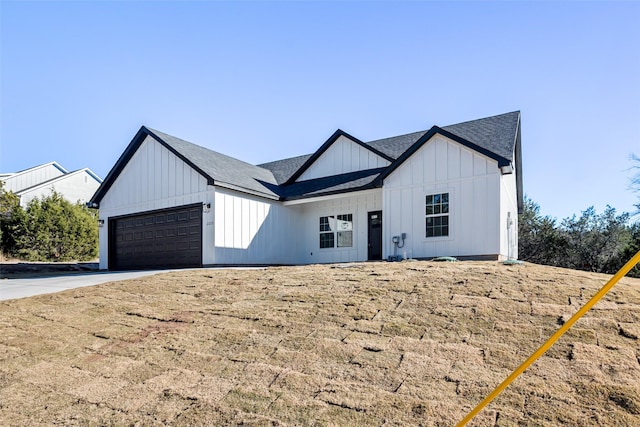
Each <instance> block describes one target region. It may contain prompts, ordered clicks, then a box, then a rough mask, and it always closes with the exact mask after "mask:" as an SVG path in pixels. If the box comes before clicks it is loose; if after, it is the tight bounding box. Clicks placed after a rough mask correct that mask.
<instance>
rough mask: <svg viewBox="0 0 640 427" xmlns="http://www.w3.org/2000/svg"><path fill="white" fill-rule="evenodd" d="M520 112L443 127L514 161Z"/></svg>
mask: <svg viewBox="0 0 640 427" xmlns="http://www.w3.org/2000/svg"><path fill="white" fill-rule="evenodd" d="M519 120H520V112H519V111H513V112H511V113H506V114H500V115H498V116H492V117H486V118H484V119H478V120H471V121H468V122H463V123H458V124H455V125H450V126H443V127H442V129H444V130H446V131H448V132H451V133H453V134H455V135H458V136H459V137H461V138H464V139H466V140H467V141H469V142H472V143H474V144H476V145H478V146H479V147H482V148H484V149H486V150H488V151H490V152H492V153H495V154H497V155H499V156H501V157H504V158H505V159H507V160H509V161H513V160H514V159H513V155H514V148H515V143H516V136H517V130H518V122H519Z"/></svg>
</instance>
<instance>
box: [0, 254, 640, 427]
mask: <svg viewBox="0 0 640 427" xmlns="http://www.w3.org/2000/svg"><path fill="white" fill-rule="evenodd" d="M608 278H609V276H606V275H599V274H590V273H586V272H580V271H572V270H564V269H559V268H552V267H542V266H537V265H531V264H526V265H523V266H505V265H502V264H499V263H496V262H458V263H434V262H402V263H361V264H347V265H315V266H305V267H278V268H267V269H265V270H192V271H184V272H174V273H166V274H161V275H157V276H151V277H147V278H143V279H137V280H131V281H126V282H116V283H109V284H105V285H99V286H95V287H90V288H81V289H75V290H71V291H66V292H62V293H58V294H49V295H42V296H37V297H32V298H25V299H21V300H10V301H3V302H0V424H1V425H11V426H24V425H30V426H33V425H142V426H154V425H180V426H183V425H184V426H192V425H195V426H197V425H243V426H285V425H303V426H419V425H423V426H451V425H454V424H455V423H456V422H458V421H460V419H462V418H463V417H464V416H465V415H466V413H468V411H469V410H471V409H472V408H473V407H474V406H475V405H476V404H477V403H479V402H480V401H481V400H482V399H483V398H484V397H485V396H486V395H487V394H488V393H489V392H491V391H492V390H493V388H494V387H495V386H497V385H498V384H499V383H500V382H501V381H502V380H503V379H504V378H506V377H507V376H508V375H509V374H510V373H511V371H512V370H513V369H515V368H516V367H517V366H518V365H519V364H520V363H521V362H523V361H524V360H525V359H526V358H527V357H528V356H529V355H530V354H531V353H533V352H534V351H535V350H536V349H537V348H538V347H539V346H540V345H541V344H542V343H543V342H544V341H545V340H546V339H547V338H548V337H549V336H551V334H552V333H553V332H554V331H555V330H556V329H557V328H558V327H559V325H560V324H561V323H562V322H563V321H565V320H566V319H568V318H569V317H570V316H571V315H572V314H573V313H575V312H576V311H577V310H578V308H579V307H580V306H581V305H582V304H584V303H585V302H586V301H587V300H588V299H589V298H590V297H591V296H592V295H593V294H594V293H595V292H596V291H597V290H598V289H599V288H600V287H601V286H602V285H603V284H604V283H605V282H606V280H608ZM639 337H640V280H638V279H630V278H624V279H623V280H622V281H621V282H620V283H619V284H618V285H616V287H614V288H613V290H612V291H611V292H610V293H609V295H607V297H606V300H603V301H601V302H599V303H598V304H597V305H596V307H595V309H594V310H592V311H591V312H589V313H587V315H586V316H585V317H584V318H583V319H581V320H580V321H579V322H578V323H577V324H576V325H575V326H574V327H573V328H572V329H571V330H570V331H569V332H568V333H567V334H566V335H565V336H564V337H563V338H561V339H560V341H558V342H557V343H556V345H554V346H553V347H552V348H551V350H550V351H549V352H548V353H547V354H546V355H544V356H543V357H542V358H540V359H539V360H538V361H537V362H536V363H535V364H534V365H533V366H532V367H530V368H529V369H528V370H527V371H526V372H525V373H524V374H523V375H521V376H520V377H519V378H518V379H517V380H516V381H515V382H514V383H513V384H512V385H511V386H509V387H508V388H507V389H506V390H505V392H504V393H503V394H501V395H500V396H499V397H498V398H497V399H496V400H495V401H494V402H493V403H492V404H490V405H489V406H488V407H487V408H485V409H484V410H483V411H482V412H481V413H480V414H479V415H478V417H476V419H475V420H474V421H473V422H472V423H471V424H470V425H478V426H494V425H495V426H552V425H563V426H602V425H608V426H638V425H640V341H639Z"/></svg>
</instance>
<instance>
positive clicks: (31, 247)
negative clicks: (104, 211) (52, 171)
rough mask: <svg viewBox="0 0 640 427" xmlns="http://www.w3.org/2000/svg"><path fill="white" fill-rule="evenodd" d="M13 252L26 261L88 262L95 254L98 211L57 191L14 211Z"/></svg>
mask: <svg viewBox="0 0 640 427" xmlns="http://www.w3.org/2000/svg"><path fill="white" fill-rule="evenodd" d="M15 217H16V218H15V222H14V225H13V230H12V231H13V239H14V240H15V245H14V247H13V250H12V254H13V255H15V256H17V257H18V258H20V259H25V260H27V261H75V260H77V261H87V260H91V259H94V258H96V257H97V256H98V221H97V212H96V211H92V210H90V209H88V208H87V207H85V206H84V205H82V204H80V203H76V204H72V203H69V202H68V201H67V200H65V199H64V198H63V197H62V196H61V195H60V194H58V193H55V192H54V193H53V194H51V195H50V196H48V197H44V198H42V199H33V200H32V201H31V202H29V204H28V205H27V207H26V209H20V210H18V211H16V215H15Z"/></svg>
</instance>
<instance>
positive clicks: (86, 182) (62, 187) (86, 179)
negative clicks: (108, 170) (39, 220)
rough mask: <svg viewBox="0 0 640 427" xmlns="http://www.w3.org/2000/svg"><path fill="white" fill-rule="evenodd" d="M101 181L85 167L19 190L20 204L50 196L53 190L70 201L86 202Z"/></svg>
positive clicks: (23, 204)
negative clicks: (44, 182) (50, 180)
mask: <svg viewBox="0 0 640 427" xmlns="http://www.w3.org/2000/svg"><path fill="white" fill-rule="evenodd" d="M99 186H100V183H99V182H98V181H97V180H96V179H95V178H94V177H93V176H91V174H89V172H87V171H86V170H85V169H82V170H79V171H76V172H72V173H69V174H67V175H64V176H60V177H58V178H57V179H55V180H54V181H52V182H48V183H46V184H42V185H37V186H35V187H32V188H29V189H27V190H25V191H21V192H19V195H20V205H21V206H26V205H27V204H28V203H29V202H30V201H31V200H33V199H35V198H37V197H39V198H42V197H47V196H50V195H51V194H52V193H53V191H56V192H58V193H60V194H61V195H62V196H63V197H64V198H65V199H66V200H67V201H69V202H70V203H77V202H80V203H83V204H84V203H86V202H87V201H89V200H90V199H91V196H93V193H95V192H96V190H97V189H98V187H99Z"/></svg>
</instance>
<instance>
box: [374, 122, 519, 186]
mask: <svg viewBox="0 0 640 427" xmlns="http://www.w3.org/2000/svg"><path fill="white" fill-rule="evenodd" d="M519 129H520V112H519V111H515V112H512V113H507V114H501V115H499V116H492V117H487V118H485V119H479V120H473V121H470V122H464V123H460V124H457V125H451V126H445V127H442V128H441V127H438V126H433V127H432V128H431V129H429V130H428V131H427V132H425V133H424V134H423V135H422V136H421V137H420V138H418V139H417V140H416V142H415V143H414V144H413V145H411V146H410V147H409V148H408V149H407V150H406V151H405V152H404V153H402V155H400V157H398V158H397V159H396V160H395V161H394V162H393V163H392V164H391V165H390V166H389V167H388V168H387V169H386V170H385V171H384V172H383V173H381V174H380V176H379V177H378V181H380V184H381V182H382V180H384V179H385V178H386V177H387V176H389V175H390V174H391V173H393V171H395V170H396V169H397V168H398V167H399V166H400V165H401V164H402V163H404V162H405V161H406V160H407V159H408V158H409V157H411V156H412V155H413V154H414V153H415V152H416V151H418V149H420V147H422V146H423V145H424V144H425V143H427V142H428V141H429V140H430V139H431V138H432V137H433V136H434V135H436V134H440V135H442V136H445V137H447V138H449V139H451V140H453V141H456V142H458V143H459V144H461V145H464V146H465V147H468V148H470V149H472V150H474V151H476V152H478V153H480V154H483V155H485V156H487V157H489V158H492V159H494V160H496V161H497V162H498V167H502V166H508V165H510V164H512V163H513V162H514V161H515V160H516V159H514V156H515V155H516V154H515V152H516V144H519V141H520V139H519V137H518V135H519V132H520V130H519ZM454 132H455V133H454ZM460 134H463V135H465V136H467V137H468V138H472V139H471V140H469V139H466V138H464V137H463V136H461V135H460ZM518 149H519V148H518ZM497 151H499V152H500V153H497ZM518 179H519V180H520V179H521V176H519V177H518Z"/></svg>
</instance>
